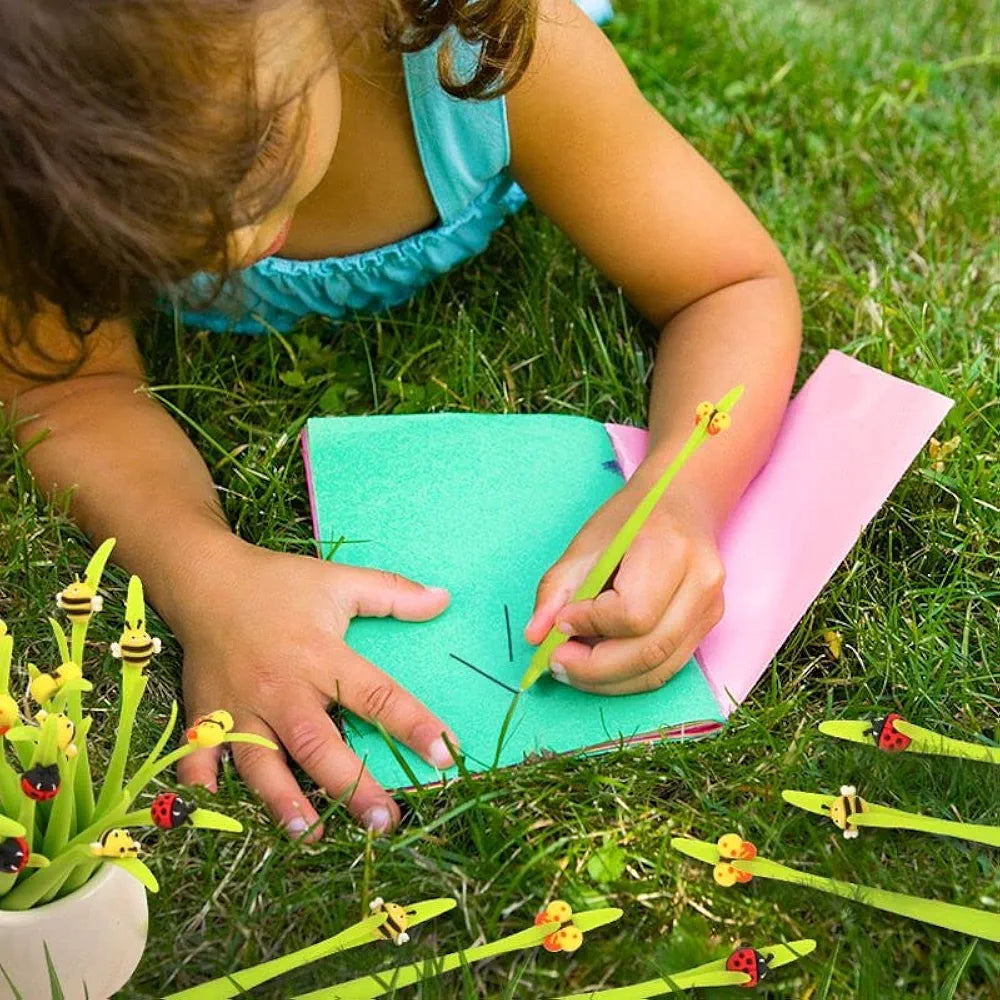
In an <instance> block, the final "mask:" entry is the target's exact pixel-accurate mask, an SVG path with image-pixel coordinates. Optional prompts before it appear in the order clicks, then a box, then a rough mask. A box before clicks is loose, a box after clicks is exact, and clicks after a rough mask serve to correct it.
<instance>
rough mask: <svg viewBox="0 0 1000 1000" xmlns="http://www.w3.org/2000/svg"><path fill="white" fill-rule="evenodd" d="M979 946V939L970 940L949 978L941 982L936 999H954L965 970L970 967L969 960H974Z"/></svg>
mask: <svg viewBox="0 0 1000 1000" xmlns="http://www.w3.org/2000/svg"><path fill="white" fill-rule="evenodd" d="M978 947H979V942H978V941H970V942H969V946H968V948H966V949H965V951H964V952H963V953H962V957H961V958H960V959H959V960H958V964H957V965H956V966H955V967H954V968H953V969H952V970H951V972H949V973H948V978H947V979H946V980H945V981H944V982H943V983H942V984H941V989H940V990H938V993H937V996H936V997H935V998H934V1000H954V998H955V994H956V993H957V992H958V985H959V983H960V982H961V981H962V977H963V976H964V975H965V970H966V969H967V968H968V967H969V962H971V961H972V956H973V955H974V954H975V953H976V949H977V948H978Z"/></svg>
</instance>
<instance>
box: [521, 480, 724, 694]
mask: <svg viewBox="0 0 1000 1000" xmlns="http://www.w3.org/2000/svg"><path fill="white" fill-rule="evenodd" d="M641 473H642V470H639V471H637V473H636V475H635V476H634V477H633V479H632V480H630V481H629V483H627V484H626V485H625V487H623V489H622V490H620V491H619V492H618V493H616V494H615V495H614V496H613V497H612V498H611V499H610V500H609V501H608V502H607V503H606V504H604V506H602V507H601V508H600V509H599V510H598V511H597V512H596V513H595V514H594V515H593V516H592V517H591V518H590V520H589V521H588V522H587V523H586V524H585V525H584V526H583V528H582V529H581V530H580V532H579V533H578V534H577V535H576V537H575V538H574V539H573V541H572V542H571V543H570V545H569V547H568V548H567V549H566V551H565V552H564V553H563V555H562V557H561V558H560V559H559V561H558V562H556V563H555V564H554V565H553V566H552V567H551V569H549V570H548V572H547V573H546V574H545V575H544V576H543V577H542V580H541V583H540V584H539V586H538V593H537V596H536V599H535V610H534V614H533V615H532V618H531V621H530V622H529V623H528V626H527V628H526V629H525V637H526V638H527V640H528V641H529V642H531V643H533V644H535V645H537V644H538V643H540V642H541V641H542V640H543V639H544V638H545V636H546V634H547V633H548V631H549V629H550V628H551V627H552V625H553V623H558V624H559V625H560V626H561V625H562V623H565V624H566V625H567V626H568V628H567V629H566V630H565V631H567V632H568V633H569V634H571V635H573V636H574V637H575V638H573V639H570V640H569V641H567V642H564V643H563V644H562V645H561V646H559V647H558V648H557V649H556V651H555V652H554V653H553V654H552V661H551V668H552V675H553V677H555V678H556V680H560V681H563V682H564V683H567V684H572V686H573V687H575V688H579V689H580V690H581V691H590V692H592V693H594V694H630V693H632V692H636V691H652V690H654V689H656V688H658V687H661V686H662V685H663V684H665V683H666V682H667V681H668V680H669V679H670V678H671V677H672V676H673V675H674V674H675V673H676V672H677V671H678V670H679V669H680V668H681V667H682V666H683V665H684V664H685V663H686V662H687V661H688V660H689V659H690V657H691V654H692V653H693V652H694V650H695V649H696V648H697V646H698V644H699V643H700V642H701V640H702V638H703V637H704V636H705V634H706V633H707V632H708V631H709V630H710V629H711V628H712V627H713V626H714V625H715V624H716V623H717V622H718V621H719V619H720V618H721V617H722V607H723V605H722V583H723V579H724V571H723V566H722V560H721V559H720V557H719V552H718V547H717V545H716V540H715V527H714V525H713V524H712V523H711V519H710V517H709V516H708V515H707V514H706V513H705V511H704V510H703V508H702V507H701V506H700V505H699V504H698V503H697V502H696V500H693V499H692V498H686V497H685V496H684V494H683V493H678V492H676V491H674V490H673V489H672V490H671V491H669V492H668V493H667V494H665V495H664V496H663V497H662V498H661V500H660V502H659V503H658V504H657V505H656V507H655V508H654V510H653V513H652V514H651V515H650V517H649V519H648V520H647V521H646V523H645V525H643V528H642V530H641V531H640V532H639V534H638V535H637V536H636V538H635V541H634V542H633V543H632V545H631V547H630V548H629V550H628V552H626V554H625V557H624V558H623V559H622V561H621V564H620V566H619V567H618V570H617V572H616V573H615V575H614V576H613V577H612V580H611V585H610V588H609V589H607V590H605V591H604V592H603V593H601V594H598V596H597V597H596V598H594V599H593V600H588V601H578V602H573V603H569V604H567V601H570V600H571V598H572V596H573V594H574V593H575V592H576V590H577V588H578V587H579V586H580V584H581V583H583V580H584V578H585V577H586V575H587V573H588V572H589V571H590V569H591V567H592V566H593V565H594V564H595V563H596V562H597V560H598V558H599V557H600V555H601V553H602V552H603V551H604V550H605V548H607V546H608V544H609V543H610V541H611V539H612V538H613V537H614V535H615V533H616V532H617V531H618V529H619V528H620V527H621V525H622V524H623V523H624V522H625V519H626V518H627V517H628V516H629V514H630V513H631V512H632V511H633V510H634V509H635V507H636V505H637V504H638V502H639V500H640V499H641V498H642V497H643V496H644V495H645V492H646V491H647V490H648V489H649V487H650V485H651V480H650V479H649V478H648V477H647V476H643V475H642V474H641ZM560 631H563V629H562V628H560Z"/></svg>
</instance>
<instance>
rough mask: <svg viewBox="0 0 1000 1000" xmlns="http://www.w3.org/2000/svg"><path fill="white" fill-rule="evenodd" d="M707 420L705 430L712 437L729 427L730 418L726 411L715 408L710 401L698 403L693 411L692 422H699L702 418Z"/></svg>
mask: <svg viewBox="0 0 1000 1000" xmlns="http://www.w3.org/2000/svg"><path fill="white" fill-rule="evenodd" d="M706 419H707V420H708V426H707V427H706V428H705V430H706V431H707V432H708V433H709V434H711V435H712V436H713V437H714V436H715V435H716V434H721V433H722V432H723V431H725V430H728V429H729V425H730V424H731V423H732V418H731V417H730V416H729V414H728V413H723V412H722V411H721V410H717V409H716V408H715V406H714V405H713V404H712V403H699V404H698V408H697V409H696V410H695V411H694V422H695V423H696V424H700V423H701V422H702V421H703V420H706Z"/></svg>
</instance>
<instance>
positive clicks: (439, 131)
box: [403, 28, 510, 223]
mask: <svg viewBox="0 0 1000 1000" xmlns="http://www.w3.org/2000/svg"><path fill="white" fill-rule="evenodd" d="M442 44H448V45H451V46H452V58H453V62H454V65H455V67H456V70H457V71H458V73H459V74H460V75H465V74H468V75H471V74H472V72H473V70H474V67H475V63H476V57H477V51H476V47H475V46H474V45H472V44H471V43H469V42H467V41H465V39H463V38H462V37H461V36H460V35H459V34H458V32H457V31H455V30H454V29H453V28H449V29H448V31H446V32H445V33H444V34H443V35H442V36H441V38H439V39H438V40H437V41H436V42H434V44H433V45H430V46H428V47H427V48H426V49H421V50H420V51H419V52H407V53H404V54H403V72H404V75H405V78H406V93H407V97H408V99H409V103H410V115H411V118H412V120H413V131H414V133H415V135H416V140H417V148H418V150H419V151H420V161H421V163H422V164H423V168H424V175H425V176H426V179H427V185H428V187H429V188H430V191H431V194H432V195H433V197H434V202H435V204H436V205H437V209H438V213H439V214H440V216H441V221H442V222H443V223H448V222H450V221H452V220H453V219H454V218H455V217H456V216H457V215H459V214H460V213H461V212H462V211H463V210H464V209H465V208H466V207H467V206H468V205H469V203H470V202H471V201H473V200H474V199H475V198H476V196H477V195H479V193H480V192H481V191H482V190H483V189H484V188H485V187H486V185H487V184H488V183H489V182H490V181H491V180H492V179H493V178H495V177H496V176H497V175H498V174H499V173H501V172H502V171H503V170H504V169H505V168H506V167H507V166H508V165H509V163H510V134H509V131H508V128H507V106H506V102H505V101H504V99H503V97H495V98H490V99H489V100H485V101H478V100H467V101H460V100H458V99H457V98H454V97H452V96H451V95H450V94H446V93H445V92H444V90H443V89H442V88H441V83H440V80H439V78H438V67H437V59H438V52H439V51H440V48H441V45H442Z"/></svg>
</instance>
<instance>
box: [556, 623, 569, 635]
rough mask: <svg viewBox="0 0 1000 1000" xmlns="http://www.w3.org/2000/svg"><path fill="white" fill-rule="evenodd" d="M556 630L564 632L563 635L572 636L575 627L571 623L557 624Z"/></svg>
mask: <svg viewBox="0 0 1000 1000" xmlns="http://www.w3.org/2000/svg"><path fill="white" fill-rule="evenodd" d="M556 628H557V629H558V630H559V631H560V632H562V634H563V635H572V634H573V626H572V625H570V623H569V622H556Z"/></svg>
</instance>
